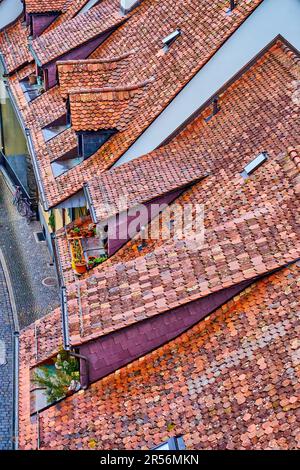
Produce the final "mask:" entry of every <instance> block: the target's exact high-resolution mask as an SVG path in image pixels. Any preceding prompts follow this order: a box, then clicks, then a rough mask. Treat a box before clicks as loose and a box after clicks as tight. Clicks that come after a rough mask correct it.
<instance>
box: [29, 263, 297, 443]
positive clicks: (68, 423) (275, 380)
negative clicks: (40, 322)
mask: <svg viewBox="0 0 300 470" xmlns="http://www.w3.org/2000/svg"><path fill="white" fill-rule="evenodd" d="M299 292H300V289H299V265H298V266H297V264H294V265H292V266H290V267H289V268H286V269H283V270H281V271H280V272H277V273H276V274H273V275H272V276H268V277H266V278H265V279H263V280H260V281H258V282H257V283H255V284H253V285H252V286H251V287H250V288H248V289H247V290H246V291H245V292H243V293H242V294H240V295H239V296H237V297H235V298H234V299H233V300H232V301H230V302H229V303H227V304H225V305H224V306H223V307H222V308H220V309H218V310H217V311H215V312H214V313H213V314H212V315H211V316H210V317H209V318H208V319H207V320H206V321H203V322H200V323H199V324H198V325H196V326H195V327H193V328H192V329H191V330H189V331H188V332H187V333H185V334H183V335H181V336H180V337H179V338H177V339H175V340H173V341H171V342H170V343H168V344H166V345H165V346H163V347H160V348H159V349H157V350H156V351H154V352H152V353H150V354H148V355H146V356H145V357H143V358H141V359H139V360H137V361H135V362H133V363H132V364H130V365H128V366H127V367H124V368H123V369H121V370H120V371H117V372H116V373H114V374H111V375H110V376H108V377H107V378H105V379H103V380H101V381H99V382H97V383H95V384H93V385H91V386H90V387H89V389H88V390H86V391H80V392H79V393H76V394H75V395H73V396H71V397H69V398H67V399H66V400H64V401H63V402H61V403H59V404H58V405H56V406H52V407H51V408H49V409H47V410H45V411H43V412H42V413H40V415H39V432H40V445H41V448H42V449H92V448H96V449H112V448H114V449H151V448H152V447H154V446H156V445H159V444H161V443H162V442H164V441H165V440H167V439H168V438H169V437H172V436H174V434H176V435H177V434H179V435H183V436H184V441H185V444H186V446H187V448H188V449H199V450H200V449H251V450H253V449H296V448H298V447H299V445H300V443H299V439H298V425H297V419H296V415H295V412H296V409H297V407H298V406H299V398H298V396H299V393H298V391H299V390H298V389H299V383H298V382H299V381H298V370H297V369H298V366H299V358H298V354H297V351H298V348H299V341H298V335H299V332H298V327H299ZM31 330H33V328H31ZM23 336H24V337H23V341H22V343H21V344H22V345H23V346H22V351H21V357H22V361H23V362H22V364H23V367H21V384H22V385H23V393H21V401H20V406H21V416H23V421H22V422H21V429H20V430H21V435H20V446H21V448H28V449H32V448H35V447H36V442H37V441H36V437H37V421H36V420H31V422H30V419H29V412H28V410H27V409H26V403H27V402H26V398H25V397H26V394H25V391H26V386H27V387H28V384H26V377H28V376H29V375H28V357H30V356H28V352H29V351H30V350H32V351H33V349H34V346H33V345H34V342H33V337H32V335H30V334H29V333H28V332H27V333H26V334H24V335H23ZM25 351H27V354H25ZM25 361H26V362H25ZM27 393H28V390H27ZM27 401H28V399H27ZM195 404H196V406H195ZM24 407H25V408H24Z"/></svg>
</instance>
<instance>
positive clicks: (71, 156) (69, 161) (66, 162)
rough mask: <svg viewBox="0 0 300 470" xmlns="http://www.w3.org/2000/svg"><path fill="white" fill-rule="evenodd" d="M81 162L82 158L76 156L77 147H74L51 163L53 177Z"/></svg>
mask: <svg viewBox="0 0 300 470" xmlns="http://www.w3.org/2000/svg"><path fill="white" fill-rule="evenodd" d="M81 162H83V158H82V157H80V156H78V152H77V147H75V148H74V149H72V150H70V151H69V152H67V153H66V154H64V155H62V156H61V157H59V158H58V159H57V160H55V161H54V162H52V163H51V168H52V172H53V175H54V177H55V178H56V177H57V176H60V175H62V174H63V173H66V171H69V170H71V168H74V166H76V165H79V163H81Z"/></svg>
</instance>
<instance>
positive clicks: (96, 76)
mask: <svg viewBox="0 0 300 470" xmlns="http://www.w3.org/2000/svg"><path fill="white" fill-rule="evenodd" d="M131 54H134V51H129V52H127V53H126V54H123V55H121V56H118V57H107V58H103V59H87V60H67V61H58V62H57V63H56V65H57V70H58V75H59V88H60V93H61V95H62V97H63V98H67V96H68V94H69V93H71V92H74V91H81V90H82V89H88V88H90V89H93V88H103V87H104V86H113V85H117V84H118V83H119V82H120V78H121V76H122V74H123V73H124V69H125V68H126V67H127V66H128V59H129V58H130V56H131Z"/></svg>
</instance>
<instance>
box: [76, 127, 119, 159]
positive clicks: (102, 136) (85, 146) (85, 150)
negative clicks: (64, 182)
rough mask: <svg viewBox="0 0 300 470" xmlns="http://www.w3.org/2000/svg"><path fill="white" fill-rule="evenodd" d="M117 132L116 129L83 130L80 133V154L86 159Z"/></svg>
mask: <svg viewBox="0 0 300 470" xmlns="http://www.w3.org/2000/svg"><path fill="white" fill-rule="evenodd" d="M115 132H116V130H115V129H102V130H100V131H92V132H81V133H79V134H78V155H79V156H80V157H82V158H83V159H84V160H85V159H86V158H89V157H90V156H91V155H93V154H94V153H96V152H97V150H99V148H100V147H102V145H104V144H105V142H106V141H107V140H108V139H109V138H110V137H111V136H112V135H114V134H115Z"/></svg>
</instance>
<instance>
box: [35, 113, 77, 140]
mask: <svg viewBox="0 0 300 470" xmlns="http://www.w3.org/2000/svg"><path fill="white" fill-rule="evenodd" d="M70 127H71V124H70V122H68V116H67V114H65V115H64V116H61V117H60V118H58V119H56V120H55V121H53V122H52V123H51V124H49V125H48V126H45V127H44V128H43V129H42V133H43V136H44V139H45V142H48V141H49V140H51V139H53V138H54V137H56V136H58V135H59V134H61V133H62V132H64V131H65V130H67V129H69V128H70Z"/></svg>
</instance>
